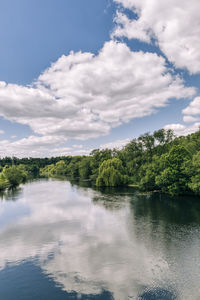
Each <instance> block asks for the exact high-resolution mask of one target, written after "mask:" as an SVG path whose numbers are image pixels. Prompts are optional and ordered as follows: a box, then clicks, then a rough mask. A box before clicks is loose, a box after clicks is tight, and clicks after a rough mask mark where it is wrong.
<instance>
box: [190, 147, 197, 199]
mask: <svg viewBox="0 0 200 300" xmlns="http://www.w3.org/2000/svg"><path fill="white" fill-rule="evenodd" d="M190 173H191V180H190V182H189V184H188V185H189V187H190V189H191V190H192V191H193V192H194V193H195V194H198V195H200V151H198V152H197V154H196V155H194V156H193V159H192V164H191V166H190Z"/></svg>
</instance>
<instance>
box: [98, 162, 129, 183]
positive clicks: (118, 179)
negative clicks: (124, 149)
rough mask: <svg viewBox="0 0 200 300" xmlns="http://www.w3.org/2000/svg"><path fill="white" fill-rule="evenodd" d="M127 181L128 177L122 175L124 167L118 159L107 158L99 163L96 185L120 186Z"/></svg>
mask: <svg viewBox="0 0 200 300" xmlns="http://www.w3.org/2000/svg"><path fill="white" fill-rule="evenodd" d="M127 182H128V178H127V176H126V175H124V167H123V165H122V162H121V160H120V159H118V158H112V159H108V160H105V161H104V162H103V163H102V164H101V165H100V168H99V175H98V177H97V180H96V185H97V186H122V185H125V184H127Z"/></svg>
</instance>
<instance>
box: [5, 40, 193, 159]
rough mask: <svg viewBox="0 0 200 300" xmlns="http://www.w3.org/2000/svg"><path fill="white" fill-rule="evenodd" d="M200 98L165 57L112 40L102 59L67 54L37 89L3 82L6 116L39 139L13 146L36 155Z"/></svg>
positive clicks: (24, 141)
mask: <svg viewBox="0 0 200 300" xmlns="http://www.w3.org/2000/svg"><path fill="white" fill-rule="evenodd" d="M194 94H195V89H194V88H191V87H185V86H184V82H183V80H182V79H180V78H179V77H177V76H174V75H172V74H171V73H170V71H169V70H168V69H167V67H166V63H165V60H164V58H163V57H161V56H158V55H157V54H155V53H154V54H153V53H143V52H142V51H139V52H133V51H131V50H130V48H129V47H128V46H127V45H125V44H124V43H119V42H115V41H109V42H107V43H105V45H104V47H103V48H102V49H101V51H100V52H99V54H97V55H96V56H95V55H93V54H92V53H82V52H78V53H74V52H71V53H70V54H69V55H67V56H65V55H63V56H62V57H60V58H59V59H58V61H56V62H55V63H53V64H52V65H51V66H50V68H48V69H47V70H45V71H44V72H43V73H42V74H41V75H40V76H39V78H38V79H37V80H36V81H35V82H34V83H33V84H32V86H20V85H16V84H6V83H5V82H1V83H0V116H2V117H4V118H5V119H7V120H10V121H14V122H18V123H21V124H25V125H29V126H30V127H31V129H32V130H33V132H34V133H35V134H36V136H30V137H28V138H25V139H22V140H19V141H17V142H13V143H9V145H8V146H9V147H8V148H9V149H10V148H13V149H14V150H16V149H22V150H23V151H24V153H25V151H27V153H28V155H30V152H29V150H30V149H31V151H36V152H38V151H40V150H42V149H43V148H45V147H46V148H47V149H48V148H49V147H50V146H54V147H55V145H58V144H60V143H63V142H66V141H67V140H68V139H70V138H74V139H79V140H86V139H89V138H96V137H99V136H102V135H106V134H108V133H109V132H110V130H111V128H113V127H117V126H119V125H120V124H122V123H123V122H128V121H130V120H131V119H134V118H140V117H144V116H147V115H150V114H152V113H154V112H156V111H157V110H158V109H159V108H161V107H164V106H166V105H167V104H168V103H169V100H170V99H172V98H176V99H179V98H188V97H189V98H190V97H191V96H192V95H194ZM38 135H39V136H38ZM7 144H8V143H7ZM36 148H37V149H36ZM2 149H3V148H2ZM11 150H12V149H11Z"/></svg>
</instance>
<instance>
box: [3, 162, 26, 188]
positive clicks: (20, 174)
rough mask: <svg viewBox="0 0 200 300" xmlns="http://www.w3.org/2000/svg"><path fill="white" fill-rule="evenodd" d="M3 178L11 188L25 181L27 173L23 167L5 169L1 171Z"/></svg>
mask: <svg viewBox="0 0 200 300" xmlns="http://www.w3.org/2000/svg"><path fill="white" fill-rule="evenodd" d="M3 176H4V177H5V178H6V180H8V182H9V184H10V185H11V186H12V187H15V186H18V185H19V184H20V183H22V182H24V181H25V179H26V178H27V172H26V171H25V169H24V167H23V166H13V167H8V168H7V167H5V168H4V169H3Z"/></svg>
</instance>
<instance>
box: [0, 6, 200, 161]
mask: <svg viewBox="0 0 200 300" xmlns="http://www.w3.org/2000/svg"><path fill="white" fill-rule="evenodd" d="M155 3H156V4H155ZM0 7H1V10H0V39H1V44H0V82H1V84H0V133H1V134H0V146H1V151H0V155H1V156H6V155H16V156H20V157H22V156H55V155H63V154H66V155H68V154H72V155H76V154H86V153H88V152H89V151H90V150H91V149H94V148H98V147H112V146H118V145H119V146H120V145H123V144H124V143H126V142H127V141H128V140H129V139H132V138H134V137H137V136H139V135H140V134H142V133H144V132H147V131H151V132H152V131H154V130H156V129H159V128H162V127H165V128H172V129H174V131H175V133H176V134H179V135H180V134H187V133H190V132H193V131H195V130H197V129H198V126H199V115H200V104H199V102H200V98H199V97H198V96H199V82H200V54H199V53H200V46H199V45H200V43H198V42H199V40H198V39H199V36H200V35H199V34H200V26H199V22H198V14H197V12H198V9H199V8H200V7H199V3H198V1H197V0H192V2H191V5H190V7H189V8H188V3H187V1H186V0H183V1H182V2H181V4H180V1H178V0H176V1H169V3H165V4H163V3H158V2H155V0H149V2H148V3H146V1H143V0H141V1H138V0H96V1H94V0H85V1H82V0H67V1H66V0H59V1H55V0H42V1H41V0H34V1H27V0H15V1H11V0H0ZM177 12H178V13H177ZM179 13H180V15H179ZM191 20H192V22H193V24H192V23H191ZM190 23H191V25H190ZM185 24H189V25H187V28H186V27H185V26H186V25H185ZM190 27H191V28H190ZM71 51H73V52H71ZM52 63H54V64H53V65H52Z"/></svg>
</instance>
